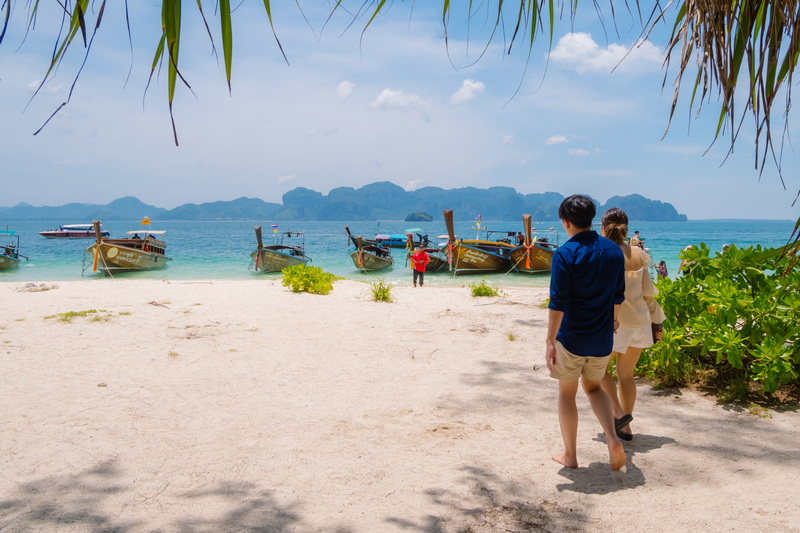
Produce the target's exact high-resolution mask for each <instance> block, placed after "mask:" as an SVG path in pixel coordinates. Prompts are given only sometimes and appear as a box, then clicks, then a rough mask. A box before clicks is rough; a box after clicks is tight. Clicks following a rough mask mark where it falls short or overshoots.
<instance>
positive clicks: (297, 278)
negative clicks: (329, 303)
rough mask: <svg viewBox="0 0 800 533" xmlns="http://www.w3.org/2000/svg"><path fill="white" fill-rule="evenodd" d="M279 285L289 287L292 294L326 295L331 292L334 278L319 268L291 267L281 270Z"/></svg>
mask: <svg viewBox="0 0 800 533" xmlns="http://www.w3.org/2000/svg"><path fill="white" fill-rule="evenodd" d="M282 274H283V278H282V279H281V283H282V284H283V286H284V287H291V288H292V292H310V293H311V294H328V293H329V292H331V291H332V290H333V280H335V279H336V276H334V275H333V274H331V273H330V272H325V271H324V270H322V269H321V268H319V267H315V266H307V265H292V266H290V267H286V268H284V269H283V272H282Z"/></svg>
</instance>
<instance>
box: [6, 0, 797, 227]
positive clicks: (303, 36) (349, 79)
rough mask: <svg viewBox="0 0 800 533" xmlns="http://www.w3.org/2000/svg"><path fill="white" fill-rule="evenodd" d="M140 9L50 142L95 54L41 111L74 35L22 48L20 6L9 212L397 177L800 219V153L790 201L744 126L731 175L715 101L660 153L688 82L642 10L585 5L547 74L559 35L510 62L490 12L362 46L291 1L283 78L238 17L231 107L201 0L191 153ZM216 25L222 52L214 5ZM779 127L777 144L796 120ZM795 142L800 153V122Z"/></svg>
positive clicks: (682, 121)
mask: <svg viewBox="0 0 800 533" xmlns="http://www.w3.org/2000/svg"><path fill="white" fill-rule="evenodd" d="M141 4H142V3H139V2H134V3H130V5H129V10H130V13H131V26H132V31H133V52H131V49H130V47H131V45H130V43H129V42H128V39H127V35H126V30H125V19H124V12H123V11H122V10H123V6H122V3H121V2H119V3H118V2H112V3H109V5H108V6H107V9H106V12H105V15H104V19H103V23H102V25H101V28H100V31H99V34H98V36H97V37H96V38H95V43H94V45H93V49H92V53H91V55H90V57H89V61H88V62H87V65H86V67H85V68H84V70H83V73H82V75H81V77H80V79H79V81H78V84H77V86H76V88H75V91H74V94H73V96H72V101H71V103H70V104H69V105H68V106H67V107H66V108H64V109H63V110H62V111H61V112H60V113H59V114H58V115H56V117H55V118H54V119H53V120H52V121H51V122H50V124H48V126H47V127H46V128H45V129H44V130H43V131H42V132H41V133H40V134H38V135H37V136H34V135H33V132H35V131H36V130H37V129H38V128H39V127H40V126H41V125H42V124H43V123H44V121H45V120H46V119H47V117H48V116H49V115H50V114H51V113H52V112H53V111H54V110H55V109H56V108H57V107H58V105H59V104H60V103H61V102H63V101H64V100H65V99H66V95H67V93H68V92H69V89H70V86H71V84H72V80H73V78H74V74H75V72H76V69H77V68H78V67H79V65H80V62H81V60H82V49H79V48H80V46H81V43H79V42H77V41H76V42H75V43H74V45H75V49H74V50H72V52H73V55H72V56H71V58H69V59H68V60H67V61H65V62H64V63H63V64H62V65H61V66H60V67H59V70H58V72H57V75H56V76H55V77H54V78H53V79H51V80H50V81H48V82H47V83H46V84H45V85H44V87H43V88H42V90H41V91H40V93H39V94H38V95H37V96H36V97H35V98H34V99H33V100H32V101H31V97H32V95H33V89H34V88H35V87H36V86H37V85H38V82H39V81H40V80H41V78H42V75H43V74H44V72H45V71H46V69H47V65H48V61H49V56H50V53H51V51H52V48H53V40H52V39H53V36H54V35H55V34H56V29H57V25H58V22H59V20H58V18H57V15H56V14H55V13H54V12H53V13H49V14H48V13H45V12H42V13H40V14H39V17H38V20H37V26H36V28H35V29H34V30H33V31H32V32H31V33H29V34H28V35H27V37H25V31H24V30H25V27H24V23H25V19H26V14H25V13H24V12H21V9H24V4H23V3H19V2H18V3H17V4H16V7H17V9H18V10H20V12H17V13H15V16H14V17H13V20H12V27H11V28H10V29H9V34H8V35H7V36H6V38H5V41H4V42H3V44H2V46H0V116H2V117H3V127H2V128H0V159H2V161H3V163H2V165H0V176H2V181H3V196H2V198H0V205H2V206H11V205H15V204H17V203H19V202H27V203H30V204H33V205H61V204H64V203H68V202H85V203H107V202H109V201H111V200H114V199H116V198H119V197H122V196H128V195H132V196H136V197H138V198H140V199H141V200H142V201H144V202H146V203H150V204H154V205H157V206H160V207H166V208H172V207H176V206H178V205H181V204H184V203H190V202H192V203H202V202H209V201H217V200H232V199H235V198H238V197H241V196H248V197H257V198H262V199H264V200H266V201H271V202H280V201H281V196H282V194H283V193H285V192H286V191H288V190H290V189H293V188H295V187H307V188H310V189H314V190H317V191H320V192H323V193H327V192H328V191H329V190H330V189H332V188H334V187H340V186H350V187H356V188H357V187H360V186H363V185H365V184H368V183H372V182H375V181H392V182H394V183H397V184H398V185H401V186H403V187H405V188H406V189H409V190H411V189H416V188H419V187H425V186H437V187H442V188H446V189H450V188H457V187H465V186H473V187H480V188H485V187H490V186H496V185H502V186H509V187H514V188H515V189H517V190H518V191H520V192H522V193H536V192H548V191H555V192H559V193H562V194H564V195H568V194H572V193H575V192H581V193H586V194H590V195H592V196H593V197H595V198H596V199H598V200H599V201H601V202H605V201H606V200H607V199H608V198H609V197H611V196H614V195H626V194H632V193H639V194H642V195H644V196H647V197H649V198H652V199H656V200H661V201H664V202H669V203H672V204H673V205H674V206H675V207H676V208H677V209H678V211H679V212H681V213H685V214H687V215H688V216H689V218H691V219H705V218H783V219H792V220H794V219H796V218H797V217H798V216H800V203H798V204H797V205H795V206H792V205H791V204H792V201H793V200H794V198H795V194H796V193H797V191H798V189H800V173H798V170H800V164H798V155H797V153H793V152H792V149H791V147H787V149H786V151H785V153H784V156H783V174H784V180H785V181H786V186H787V189H786V190H785V189H784V188H783V187H782V186H781V183H780V180H779V177H778V173H777V171H775V169H774V165H769V166H768V168H767V170H766V171H765V172H764V173H763V174H762V175H760V174H759V171H757V170H755V168H754V146H753V132H752V128H750V129H748V127H749V125H750V122H749V121H748V120H746V121H745V128H744V129H743V130H742V132H741V133H740V136H739V140H738V141H737V145H736V149H735V151H734V153H733V154H731V155H730V156H728V157H727V160H725V158H726V156H727V155H728V148H729V137H728V136H726V137H723V138H720V139H719V140H718V141H717V142H716V144H714V145H713V146H711V141H712V139H713V133H714V129H715V128H716V119H717V110H718V104H717V102H716V101H711V102H707V103H706V104H704V108H703V112H702V113H701V115H700V117H699V118H696V117H695V115H694V113H690V111H689V108H688V107H687V105H686V97H688V91H687V95H686V97H684V98H683V100H682V104H681V105H679V108H678V112H677V113H676V116H675V118H674V119H673V122H672V125H671V127H670V130H669V132H668V134H667V136H666V137H665V138H663V139H662V136H663V134H664V131H665V129H666V126H667V123H668V117H669V107H670V104H671V101H672V89H671V86H670V84H671V82H672V79H673V78H674V73H671V74H670V75H669V77H668V81H667V85H666V88H665V89H662V83H663V81H664V73H663V71H662V69H661V64H662V61H663V59H664V46H665V43H666V38H667V32H666V30H664V31H659V32H656V33H654V34H653V35H652V36H651V40H650V41H646V42H644V43H641V45H640V46H635V45H636V43H637V41H638V39H639V38H640V34H639V31H640V28H641V26H640V24H639V22H638V21H637V19H636V18H635V17H632V16H630V15H629V14H627V13H622V14H621V15H620V16H619V17H618V20H617V24H616V27H615V26H614V24H613V23H612V22H611V20H610V19H609V18H606V19H605V26H603V25H602V24H601V23H600V22H599V20H598V16H597V14H596V12H595V11H594V8H593V7H592V6H591V4H586V5H585V6H584V7H583V8H582V11H581V13H580V14H579V16H578V17H577V18H576V20H575V21H574V23H572V24H571V23H570V22H569V21H568V20H565V21H562V22H561V23H559V24H558V27H557V29H556V32H555V34H554V44H553V49H552V51H551V53H550V61H549V63H546V58H547V53H548V50H547V42H546V40H544V39H543V40H542V41H541V42H539V43H538V44H537V46H536V47H535V48H534V49H533V51H532V52H531V57H530V61H529V62H528V64H527V67H526V61H527V53H528V49H527V45H526V42H525V41H524V40H523V41H521V42H518V43H517V44H516V45H515V47H514V49H513V50H512V52H511V54H504V53H503V45H504V42H505V43H506V44H507V43H508V37H509V32H510V31H511V29H510V28H508V27H506V28H505V35H503V34H502V30H501V32H500V33H498V34H497V35H496V36H495V39H494V41H493V42H492V44H490V45H489V46H488V47H487V48H486V50H485V52H484V50H483V49H484V47H485V45H486V42H487V24H488V22H487V16H486V14H485V13H481V14H479V15H478V16H476V17H474V18H473V20H472V22H471V23H470V25H469V27H468V28H467V26H466V25H465V24H462V21H463V20H464V16H463V15H462V14H459V13H454V14H453V16H452V19H451V21H450V27H449V30H450V33H449V35H448V38H449V47H446V46H445V41H444V38H443V29H442V24H441V12H440V8H439V6H440V4H441V3H440V2H431V3H430V4H431V5H432V6H436V9H426V8H423V7H420V4H421V3H420V2H417V3H416V5H415V7H414V9H413V12H412V11H411V9H410V7H409V5H407V4H409V3H408V2H404V3H395V4H394V6H393V7H392V8H391V9H390V11H389V12H388V15H385V16H382V17H380V18H378V19H376V20H375V21H374V22H373V24H372V26H371V27H370V28H369V29H368V30H367V31H366V32H365V33H363V34H362V32H361V29H362V28H363V26H364V24H365V22H366V18H361V19H360V20H358V21H356V22H355V23H353V24H352V26H350V27H349V29H347V27H348V26H349V25H350V23H351V22H352V14H347V13H346V12H344V11H341V12H340V13H338V14H337V15H336V16H334V17H333V19H332V20H330V21H329V22H328V23H327V24H325V20H326V19H325V16H324V12H323V9H322V8H309V7H306V6H305V5H304V3H302V2H301V5H303V6H304V15H305V18H304V17H303V14H301V13H300V11H299V10H298V8H297V6H296V5H295V3H294V2H281V3H280V4H281V6H278V5H277V4H278V3H277V2H276V3H275V6H274V7H275V8H276V9H275V11H274V12H273V17H274V20H275V24H276V30H277V33H278V37H279V39H280V40H281V43H282V45H283V48H284V50H285V52H286V55H287V58H288V61H289V65H287V64H286V62H285V61H284V59H283V57H282V56H281V54H280V51H279V49H278V47H277V46H276V44H275V40H274V38H273V36H272V34H271V32H270V31H269V27H268V22H267V18H266V15H265V13H264V9H263V3H262V2H246V3H243V5H242V6H240V7H239V9H238V10H237V11H236V12H235V13H234V17H233V25H234V28H235V35H234V47H235V51H234V65H233V80H232V85H233V89H232V93H231V94H229V93H228V89H227V84H226V82H225V77H224V66H223V65H222V64H221V62H218V60H217V59H216V58H215V57H214V56H213V55H212V54H211V45H210V43H209V40H208V36H207V35H206V31H205V28H204V27H203V26H202V23H201V22H200V19H199V16H198V15H197V9H196V3H195V2H186V3H185V6H186V7H185V8H184V9H185V13H184V17H183V23H184V26H183V38H184V44H183V46H182V50H181V62H182V67H181V70H182V72H183V75H184V77H185V78H186V79H187V80H188V82H189V83H190V85H191V87H192V91H191V92H190V91H189V90H188V89H186V88H184V87H179V88H178V91H177V95H176V101H175V104H174V110H175V119H176V122H177V128H178V136H179V140H180V146H179V147H175V146H174V144H173V141H172V130H171V126H170V122H169V115H168V111H167V104H166V90H167V84H166V77H165V76H162V77H161V79H154V81H153V82H152V84H151V86H150V88H149V90H148V92H147V93H146V95H145V91H144V88H145V86H146V84H147V77H148V75H149V71H150V64H151V63H152V58H153V54H154V52H155V47H156V44H157V41H158V37H159V32H160V7H159V6H158V5H150V4H148V5H144V6H143V5H141ZM314 4H315V5H316V4H318V3H314ZM352 4H353V5H360V4H361V2H353V3H352ZM49 5H50V4H48V6H49ZM52 5H53V6H55V5H56V4H52ZM44 9H52V8H50V7H48V8H45V7H43V6H42V7H40V10H44ZM206 9H207V10H208V11H209V12H210V13H208V14H207V17H208V18H209V21H210V23H211V24H212V32H213V33H214V36H215V43H216V45H217V48H218V52H219V53H220V54H221V48H220V41H219V38H218V30H217V29H216V27H214V26H213V25H214V24H216V23H217V21H218V19H217V17H216V16H215V15H214V14H213V3H212V4H209V6H206ZM317 9H319V10H317ZM20 15H21V16H20ZM488 19H491V16H489V17H488ZM23 39H24V43H23ZM632 48H633V49H632ZM76 52H77V54H75V53H76ZM482 52H483V54H482V55H481V53H482ZM625 54H628V55H627V57H626V58H625V59H624V60H622V58H623V56H624V55H625ZM621 60H622V62H621V63H620V61H621ZM545 65H547V71H546V73H545V71H544V68H545ZM129 71H130V77H129V78H128V74H129ZM126 80H127V83H126ZM688 83H689V82H688V81H687V85H686V88H688ZM29 102H30V103H29ZM781 111H783V110H782V109H781ZM775 122H776V123H777V124H778V126H777V127H776V133H779V132H780V131H781V130H782V127H781V126H782V116H778V117H776V119H775ZM788 132H789V135H790V138H792V139H796V138H798V137H800V125H799V123H798V120H797V112H792V115H790V126H789V130H788Z"/></svg>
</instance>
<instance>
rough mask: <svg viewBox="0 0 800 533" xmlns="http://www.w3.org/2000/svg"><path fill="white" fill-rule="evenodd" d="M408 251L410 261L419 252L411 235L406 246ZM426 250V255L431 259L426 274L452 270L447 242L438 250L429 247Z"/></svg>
mask: <svg viewBox="0 0 800 533" xmlns="http://www.w3.org/2000/svg"><path fill="white" fill-rule="evenodd" d="M429 244H432V243H429ZM417 246H419V245H417ZM406 249H407V250H408V255H407V258H408V260H409V261H410V260H411V255H412V254H413V253H414V252H415V251H416V250H417V248H416V247H414V241H413V240H412V236H411V234H408V243H407V244H406ZM424 250H425V253H426V254H428V259H429V261H428V265H427V266H426V267H425V271H426V272H445V271H447V270H448V269H449V268H450V263H449V261H448V260H447V242H444V243H441V244H440V245H439V247H438V248H436V247H433V246H428V247H426V248H424ZM412 268H413V265H412Z"/></svg>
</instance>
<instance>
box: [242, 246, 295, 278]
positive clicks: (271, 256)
mask: <svg viewBox="0 0 800 533" xmlns="http://www.w3.org/2000/svg"><path fill="white" fill-rule="evenodd" d="M250 258H251V259H252V260H253V264H254V265H255V270H256V272H280V271H281V270H283V269H284V268H287V267H290V266H294V265H305V264H306V263H308V262H309V261H310V259H309V258H308V257H306V256H305V255H292V254H289V253H283V252H280V251H276V250H270V249H267V248H264V249H261V250H256V251H255V252H253V253H252V254H250Z"/></svg>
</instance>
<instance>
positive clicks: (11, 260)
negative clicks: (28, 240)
mask: <svg viewBox="0 0 800 533" xmlns="http://www.w3.org/2000/svg"><path fill="white" fill-rule="evenodd" d="M0 237H6V238H8V241H6V242H7V243H8V244H3V245H1V246H0V270H10V269H12V268H16V267H18V266H19V263H20V257H22V258H24V259H28V258H27V257H25V256H24V255H20V253H19V235H17V232H16V231H8V230H3V231H0Z"/></svg>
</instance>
